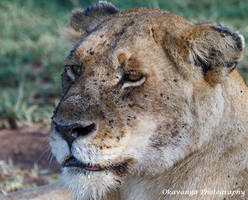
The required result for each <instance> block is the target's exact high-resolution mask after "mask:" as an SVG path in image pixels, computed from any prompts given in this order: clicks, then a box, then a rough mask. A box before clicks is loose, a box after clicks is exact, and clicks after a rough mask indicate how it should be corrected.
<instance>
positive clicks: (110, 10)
mask: <svg viewBox="0 0 248 200" xmlns="http://www.w3.org/2000/svg"><path fill="white" fill-rule="evenodd" d="M117 12H119V10H118V9H117V8H116V7H115V6H114V5H113V4H111V3H108V2H106V1H99V2H98V3H96V4H93V5H91V6H90V7H88V8H86V9H85V10H81V9H75V10H73V12H72V16H71V18H70V22H69V24H68V26H67V27H66V28H65V37H66V39H67V40H68V41H70V42H76V41H78V40H80V39H81V38H82V37H83V36H84V35H86V34H87V33H89V32H91V31H92V30H94V28H96V27H97V25H99V24H100V23H101V22H102V21H103V20H105V19H106V17H108V16H110V15H113V14H115V13H117Z"/></svg>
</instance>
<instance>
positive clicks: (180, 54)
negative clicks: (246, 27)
mask: <svg viewBox="0 0 248 200" xmlns="http://www.w3.org/2000/svg"><path fill="white" fill-rule="evenodd" d="M164 41H165V44H166V45H164V48H165V49H166V51H167V53H168V55H169V56H170V57H171V60H173V61H174V62H175V63H176V64H177V66H178V69H179V70H180V71H181V72H182V73H183V74H184V76H185V77H189V78H192V77H193V78H196V79H198V78H201V77H202V76H203V77H204V79H205V80H206V81H207V82H209V83H210V84H211V85H215V84H216V83H220V82H222V81H223V80H224V79H225V78H226V77H227V76H228V74H230V72H232V70H234V69H235V67H236V65H237V63H238V62H239V61H240V59H241V57H242V55H243V52H244V47H245V43H244V38H243V36H242V35H240V34H238V33H235V32H232V31H230V30H229V29H228V28H226V27H223V26H221V25H220V24H218V25H215V24H211V23H209V24H208V23H206V24H199V25H189V26H188V27H186V28H185V29H183V30H181V31H178V32H177V34H173V35H172V34H167V35H166V36H165V39H164ZM199 72H200V73H199Z"/></svg>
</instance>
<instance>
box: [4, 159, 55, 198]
mask: <svg viewBox="0 0 248 200" xmlns="http://www.w3.org/2000/svg"><path fill="white" fill-rule="evenodd" d="M57 179H58V174H52V175H51V172H50V171H49V170H41V169H39V167H38V165H36V164H35V165H34V167H33V169H31V170H20V169H19V168H18V167H16V166H14V165H13V163H12V161H11V160H9V161H8V162H6V161H3V160H1V159H0V198H1V196H3V195H6V194H8V193H9V192H15V191H17V190H21V189H24V188H29V187H34V186H37V185H41V184H42V185H43V184H50V183H54V182H56V180H57Z"/></svg>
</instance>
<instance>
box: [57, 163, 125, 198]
mask: <svg viewBox="0 0 248 200" xmlns="http://www.w3.org/2000/svg"><path fill="white" fill-rule="evenodd" d="M61 179H62V183H63V184H64V185H65V187H66V188H67V189H69V191H70V193H71V195H72V196H73V197H74V198H75V199H76V200H88V199H93V200H99V199H101V198H102V197H103V196H104V195H105V194H106V193H107V192H109V191H110V189H111V190H114V189H116V188H117V187H118V186H120V185H119V184H120V182H118V181H121V180H119V179H118V178H117V177H116V178H115V177H114V175H113V174H112V173H111V172H104V171H102V172H101V171H100V172H89V171H84V170H82V169H76V168H63V170H62V177H61ZM117 179H118V180H117Z"/></svg>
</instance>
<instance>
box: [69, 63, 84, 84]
mask: <svg viewBox="0 0 248 200" xmlns="http://www.w3.org/2000/svg"><path fill="white" fill-rule="evenodd" d="M65 72H66V74H67V76H68V77H69V78H70V79H71V81H73V82H74V81H75V79H76V77H77V76H80V73H81V67H80V66H76V65H72V66H65Z"/></svg>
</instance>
